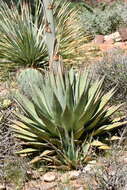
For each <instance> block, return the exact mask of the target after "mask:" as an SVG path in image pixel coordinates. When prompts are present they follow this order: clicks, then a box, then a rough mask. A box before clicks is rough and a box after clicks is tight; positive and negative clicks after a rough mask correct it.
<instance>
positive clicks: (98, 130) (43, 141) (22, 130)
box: [13, 67, 126, 154]
mask: <svg viewBox="0 0 127 190" xmlns="http://www.w3.org/2000/svg"><path fill="white" fill-rule="evenodd" d="M32 72H33V71H32ZM103 80H104V79H101V80H99V79H98V80H96V81H95V82H94V83H93V84H91V78H90V77H89V73H88V71H83V72H82V71H80V72H75V71H74V70H73V69H71V70H70V71H65V72H64V71H62V69H61V67H59V69H58V72H57V73H56V72H53V71H50V72H46V74H45V75H44V76H42V79H41V87H40V86H39V87H38V86H37V85H36V86H34V85H32V86H31V89H30V99H28V98H27V97H26V96H24V95H22V93H17V95H16V101H17V103H18V104H19V105H20V107H21V108H22V111H23V113H24V114H19V113H16V116H17V121H14V125H13V128H14V129H15V131H16V133H17V137H18V138H20V139H22V140H24V141H26V144H27V145H28V147H26V149H24V150H23V151H21V152H20V153H31V152H39V154H40V152H41V153H42V154H43V151H44V150H45V149H47V148H48V149H51V147H52V148H53V149H54V151H55V152H57V150H60V151H61V152H62V151H63V150H62V148H61V147H62V146H63V144H64V145H67V144H68V146H69V142H71V140H72V139H73V143H74V146H79V144H80V145H81V144H83V143H84V141H86V139H91V138H92V140H94V139H98V138H99V136H101V137H102V134H104V133H105V132H108V131H110V130H113V129H115V128H117V127H120V126H122V125H123V124H125V123H126V122H121V121H120V119H111V116H112V114H113V113H114V112H115V111H117V110H118V109H119V107H120V106H121V105H118V106H107V104H108V103H109V101H110V99H111V97H112V96H113V94H114V93H115V89H112V90H110V91H109V92H108V93H106V94H104V92H103V91H102V85H103ZM72 137H73V138H72ZM103 137H104V138H105V135H104V136H103ZM95 142H98V141H94V144H96V143H95ZM73 143H71V144H73ZM51 145H52V146H51ZM97 146H104V144H103V143H100V144H99V145H98V144H97Z"/></svg>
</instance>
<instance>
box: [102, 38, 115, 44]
mask: <svg viewBox="0 0 127 190" xmlns="http://www.w3.org/2000/svg"><path fill="white" fill-rule="evenodd" d="M104 44H114V40H112V39H110V40H107V41H105V42H104Z"/></svg>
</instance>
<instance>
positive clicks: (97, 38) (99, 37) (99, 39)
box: [93, 35, 104, 44]
mask: <svg viewBox="0 0 127 190" xmlns="http://www.w3.org/2000/svg"><path fill="white" fill-rule="evenodd" d="M93 42H94V43H96V44H102V43H104V36H103V35H96V36H95V38H94V41H93Z"/></svg>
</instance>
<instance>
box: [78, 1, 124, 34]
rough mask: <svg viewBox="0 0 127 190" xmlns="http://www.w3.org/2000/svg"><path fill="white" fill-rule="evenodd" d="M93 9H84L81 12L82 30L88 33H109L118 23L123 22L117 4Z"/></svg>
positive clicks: (118, 25) (114, 29)
mask: <svg viewBox="0 0 127 190" xmlns="http://www.w3.org/2000/svg"><path fill="white" fill-rule="evenodd" d="M121 7H122V5H121ZM93 10H94V11H93V12H90V11H88V10H84V11H83V12H82V14H81V21H82V24H83V27H84V31H85V32H86V33H88V34H92V35H96V34H103V35H105V34H110V33H112V32H114V31H116V30H117V29H118V28H119V27H120V25H122V24H123V23H124V20H123V19H122V17H121V12H122V11H121V9H120V8H119V4H113V5H111V6H106V7H97V8H94V9H93Z"/></svg>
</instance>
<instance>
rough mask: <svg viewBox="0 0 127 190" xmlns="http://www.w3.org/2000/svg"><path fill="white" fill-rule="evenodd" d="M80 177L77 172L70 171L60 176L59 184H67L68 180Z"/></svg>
mask: <svg viewBox="0 0 127 190" xmlns="http://www.w3.org/2000/svg"><path fill="white" fill-rule="evenodd" d="M79 177H80V172H79V171H75V170H74V171H70V172H66V173H65V174H63V175H62V176H61V178H60V179H61V182H62V183H67V182H69V180H76V179H78V178H79Z"/></svg>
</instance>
